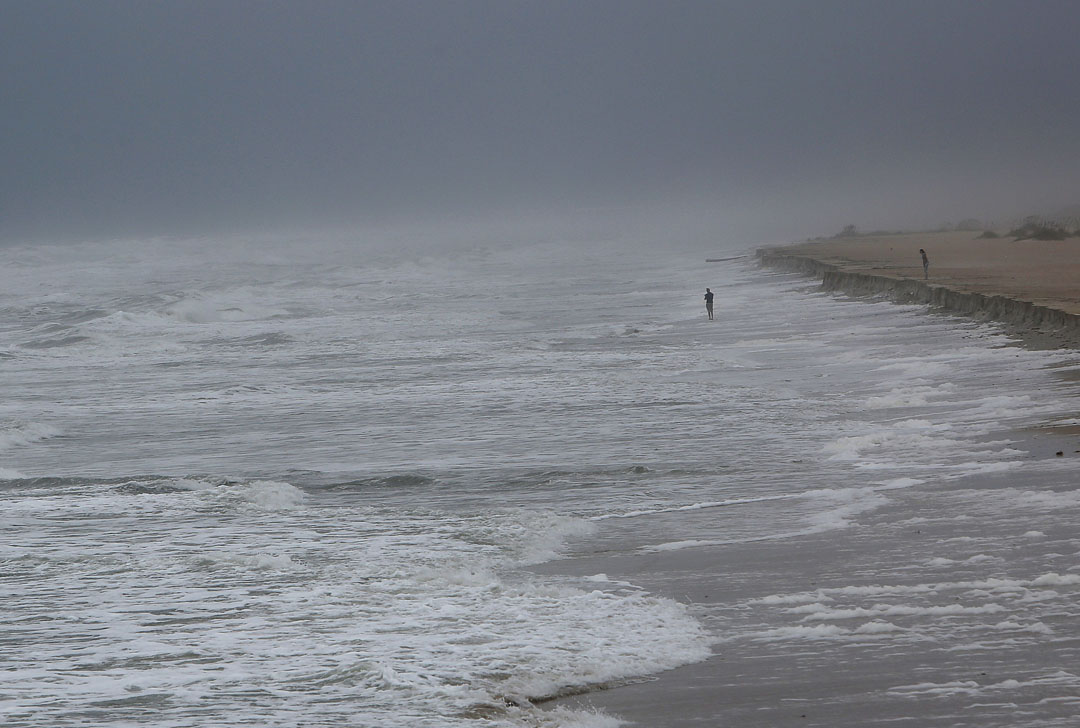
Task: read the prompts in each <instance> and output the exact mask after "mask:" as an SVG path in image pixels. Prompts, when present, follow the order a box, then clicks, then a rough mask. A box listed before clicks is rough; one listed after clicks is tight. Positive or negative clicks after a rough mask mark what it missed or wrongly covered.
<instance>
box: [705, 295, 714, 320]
mask: <svg viewBox="0 0 1080 728" xmlns="http://www.w3.org/2000/svg"><path fill="white" fill-rule="evenodd" d="M712 299H713V292H712V290H710V289H708V288H706V289H705V310H706V311H708V312H709V320H710V321H712V320H713V317H712Z"/></svg>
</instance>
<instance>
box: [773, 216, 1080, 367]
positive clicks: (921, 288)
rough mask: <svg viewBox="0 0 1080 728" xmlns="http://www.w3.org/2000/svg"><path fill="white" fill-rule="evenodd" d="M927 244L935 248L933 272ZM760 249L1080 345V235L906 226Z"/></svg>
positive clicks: (1030, 342) (850, 286)
mask: <svg viewBox="0 0 1080 728" xmlns="http://www.w3.org/2000/svg"><path fill="white" fill-rule="evenodd" d="M922 249H925V250H926V251H927V252H928V254H929V255H930V266H929V270H928V273H927V274H926V275H925V277H924V275H923V271H922V269H921V266H920V257H919V251H920V250H922ZM756 255H757V259H758V261H759V262H760V263H761V264H762V265H765V266H769V267H773V268H778V269H781V270H788V271H793V272H799V273H803V274H805V275H809V276H812V277H815V278H820V279H821V284H822V288H823V289H824V290H827V291H836V292H841V293H845V294H848V295H853V296H884V297H886V298H888V299H890V300H892V301H895V302H897V303H909V304H926V305H929V306H930V307H931V308H933V309H935V310H938V311H943V312H947V313H951V314H958V315H962V316H967V317H970V318H974V319H976V320H986V321H995V322H998V323H1001V324H1003V325H1004V326H1005V328H1006V330H1007V332H1008V333H1009V334H1010V335H1011V336H1013V337H1015V338H1017V339H1018V340H1020V341H1022V342H1023V344H1024V345H1025V346H1028V347H1030V348H1033V349H1053V348H1070V349H1077V348H1080V288H1078V287H1077V285H1076V281H1080V239H1075V238H1071V239H1067V240H1060V241H1039V240H1012V239H1007V238H993V239H984V238H981V237H980V236H979V233H973V232H938V233H901V234H895V235H871V236H849V237H842V238H832V239H828V240H823V241H813V242H807V243H797V244H792V245H784V246H776V247H767V248H761V249H759V250H758V251H757V253H756Z"/></svg>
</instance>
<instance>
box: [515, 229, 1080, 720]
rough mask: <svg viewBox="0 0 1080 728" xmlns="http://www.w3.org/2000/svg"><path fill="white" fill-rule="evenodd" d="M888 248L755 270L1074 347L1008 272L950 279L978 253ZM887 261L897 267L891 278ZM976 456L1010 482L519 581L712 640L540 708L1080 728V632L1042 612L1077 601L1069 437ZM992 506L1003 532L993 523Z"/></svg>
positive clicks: (1059, 431) (1027, 431) (580, 557)
mask: <svg viewBox="0 0 1080 728" xmlns="http://www.w3.org/2000/svg"><path fill="white" fill-rule="evenodd" d="M890 237H891V240H890V242H892V243H893V246H892V247H893V248H894V249H893V250H892V251H889V252H891V253H892V254H893V256H892V260H890V259H889V256H885V255H880V254H881V253H882V252H883V251H882V250H881V249H880V247H879V248H878V249H877V250H875V249H874V246H873V245H872V244H871V242H869V241H867V239H865V238H863V239H855V240H845V241H841V243H840V244H837V245H835V246H830V241H826V242H825V243H811V244H805V245H794V246H784V247H779V248H768V249H764V250H762V251H759V253H758V259H759V260H760V262H761V263H762V264H763V265H766V266H769V267H774V268H778V269H781V270H786V271H792V272H800V273H803V274H809V275H812V276H821V277H822V278H823V279H825V278H826V277H829V274H831V277H832V278H833V282H832V284H829V283H828V282H825V281H824V280H823V286H824V287H825V289H826V290H830V291H837V292H844V293H848V294H851V295H856V296H873V297H877V298H878V299H880V298H881V297H887V298H889V299H891V300H894V301H897V302H902V303H926V304H929V305H930V306H931V307H932V308H933V309H936V310H938V311H941V312H944V313H948V314H960V315H963V316H967V317H970V318H973V319H976V320H993V321H997V322H1000V323H1002V324H1003V325H1004V326H1005V327H1006V330H1007V331H1008V333H1009V334H1010V335H1011V336H1014V337H1016V340H1017V342H1018V343H1019V344H1021V345H1022V346H1023V347H1025V348H1029V349H1061V348H1068V349H1071V348H1076V347H1077V343H1078V342H1080V323H1077V314H1080V307H1076V306H1072V305H1071V303H1070V301H1069V298H1070V296H1069V295H1061V292H1060V291H1059V292H1057V293H1055V292H1054V291H1052V290H1051V287H1050V286H1046V287H1044V288H1043V289H1041V293H1042V294H1044V295H1040V296H1026V298H1027V299H1030V300H1025V292H1026V289H1025V288H1024V287H1023V286H1021V285H1013V286H1012V287H1011V288H1010V287H1009V286H1007V285H1003V282H1007V281H1008V276H1009V275H1015V274H1017V271H1016V270H1014V271H1013V273H1008V272H1005V273H1004V274H1001V275H998V277H997V278H993V279H991V278H990V277H989V276H987V277H984V278H982V279H980V278H979V277H978V275H976V276H965V274H964V271H963V270H962V268H963V266H962V265H960V262H958V261H959V260H960V257H961V255H962V254H967V253H969V252H970V251H971V250H972V249H973V246H975V247H977V246H978V244H979V243H982V242H985V241H978V242H975V239H974V234H966V233H965V234H960V235H956V234H953V235H952V237H951V238H949V239H946V240H945V241H944V242H945V243H951V244H952V247H951V248H946V247H945V246H944V245H943V244H942V242H943V241H942V239H941V238H940V237H938V238H927V237H923V238H919V237H916V236H890ZM931 239H933V240H936V242H935V243H931V242H930V240H931ZM913 242H914V243H921V244H917V245H914V247H913V248H912V246H911V245H909V243H913ZM1069 242H1072V243H1075V244H1076V247H1077V248H1080V241H1069ZM898 243H900V244H898ZM841 246H849V249H847V250H843V249H841ZM886 247H888V246H886ZM920 247H922V248H925V249H926V250H927V251H928V253H929V254H930V256H931V268H930V276H929V281H923V280H921V274H922V269H921V266H919V257H918V250H919V248H920ZM860 248H861V251H860ZM896 248H900V250H899V251H898V250H896ZM908 248H911V249H910V250H908ZM947 250H951V252H946V251H947ZM852 251H854V252H852ZM845 254H846V257H845ZM860 255H861V257H860ZM902 257H906V258H913V260H912V261H911V264H910V265H908V266H907V267H906V268H904V266H902V265H900V264H899V261H900V258H902ZM935 260H940V261H941V262H942V266H941V267H942V268H943V269H944V270H940V269H936V268H935V264H934V261H935ZM1070 261H1071V262H1070V263H1069V265H1073V264H1076V263H1080V257H1074V258H1071V259H1070ZM890 263H891V265H890ZM1040 264H1041V263H1040ZM997 267H999V268H1002V269H1005V270H1006V271H1007V266H1003V265H998V266H997ZM1027 267H1030V266H1028V265H1027V264H1026V263H1025V264H1020V265H1019V268H1020V269H1023V268H1027ZM1066 269H1067V268H1066ZM1067 270H1069V269H1067ZM916 274H918V275H919V278H915V277H914V276H915V275H916ZM1056 280H1057V278H1056V275H1055V276H1049V282H1050V283H1054V282H1055V281H1056ZM1029 288H1030V287H1029ZM905 292H908V293H905ZM910 292H914V293H910ZM935 292H937V293H935ZM1065 293H1068V292H1067V291H1066V292H1065ZM1054 296H1057V297H1056V298H1055V297H1054ZM998 299H1001V300H998ZM1010 302H1011V303H1010ZM856 305H858V304H856ZM1043 309H1045V310H1046V311H1047V312H1049V313H1046V312H1043ZM1059 314H1060V318H1059ZM1074 327H1075V328H1074ZM1061 375H1062V376H1061V377H1060V379H1061V382H1062V385H1063V386H1064V387H1074V386H1075V382H1076V381H1077V376H1076V371H1075V369H1074V368H1070V367H1068V366H1064V367H1062V372H1061ZM984 438H985V439H986V440H988V441H996V442H1001V443H1008V445H1007V447H1008V448H1012V449H1015V451H1018V452H1019V453H1020V454H1019V455H1018V456H1017V457H1018V459H1019V460H1018V462H1017V463H1016V464H1015V465H1016V468H1017V469H1007V470H1002V471H995V470H994V469H993V468H988V469H987V470H986V472H984V473H976V474H970V475H965V476H962V477H957V478H955V479H952V478H947V477H946V478H944V479H937V480H930V481H927V482H923V481H917V482H916V483H914V484H913V485H911V486H909V487H901V488H899V489H895V490H887V491H883V492H887V494H888V496H887V499H886V500H887V502H885V503H884V504H883V505H881V506H880V507H877V508H875V509H873V510H871V511H869V512H866V513H862V514H860V515H859V517H858V518H856V519H853V520H852V521H851V522H850V523H848V524H847V525H846V526H844V527H841V528H838V529H835V530H829V531H825V532H819V533H811V534H805V535H795V536H792V537H787V538H778V539H775V540H765V541H753V542H743V543H725V544H704V545H697V546H690V547H686V548H678V549H672V550H660V551H657V550H652V549H650V548H649V547H647V546H646V547H645V548H639V549H633V548H630V549H628V550H624V549H620V550H619V552H618V553H612V552H603V551H597V552H595V553H579V554H576V555H574V556H572V557H569V558H563V559H559V560H555V561H551V562H548V563H545V564H541V565H538V566H536V567H534V570H535V571H536V572H537V573H540V574H544V575H547V576H550V577H553V578H567V579H575V578H577V579H581V578H584V577H591V578H594V579H595V578H598V577H601V576H602V580H605V581H610V582H613V583H627V584H633V585H634V586H635V587H636V588H640V589H643V590H644V591H646V592H647V593H650V594H654V595H657V596H661V597H665V598H669V599H673V600H675V601H678V602H680V603H682V604H684V605H686V606H687V608H688V609H689V610H690V611H691V613H692V614H694V615H696V616H697V617H698V619H699V620H700V621H701V622H702V623H703V624H704V625H705V626H706V627H707V628H708V630H709V631H710V633H711V634H713V635H714V636H715V638H716V642H715V644H714V645H713V654H712V656H711V657H710V658H708V659H707V660H705V661H703V662H699V663H695V664H691V665H686V666H683V667H680V668H676V669H674V670H669V671H667V672H663V673H660V674H657V675H651V676H646V677H643V678H641V679H640V680H637V681H627V682H624V683H618V684H613V685H604V686H595V689H594V690H591V691H589V692H584V693H581V694H575V695H569V696H562V697H558V698H556V699H553V700H546V701H543V703H542V706H543V707H545V708H554V707H565V708H571V709H577V710H593V711H599V712H601V713H603V714H606V715H609V716H612V717H615V718H617V719H619V720H622V721H625V724H626V725H631V726H644V727H648V728H700V727H701V726H739V727H740V728H774V727H775V726H789V725H796V726H820V727H821V728H825V727H826V726H828V727H830V728H837V727H850V728H862V727H864V726H871V725H897V724H899V725H911V726H919V727H920V728H924V727H928V726H929V727H940V728H953V727H954V726H979V727H980V728H994V727H997V728H1015V726H1020V725H1030V726H1034V725H1039V726H1057V725H1061V726H1065V725H1069V724H1070V721H1072V720H1074V719H1075V715H1076V713H1077V711H1078V710H1080V673H1078V672H1077V671H1076V670H1069V669H1067V666H1070V665H1075V664H1080V639H1078V638H1077V637H1076V631H1075V630H1076V625H1077V624H1078V623H1080V622H1078V620H1080V614H1078V613H1077V612H1076V611H1075V610H1073V609H1071V608H1070V607H1067V606H1066V607H1064V608H1062V607H1061V606H1060V605H1061V604H1067V603H1069V600H1070V599H1072V598H1073V597H1074V595H1075V593H1076V590H1077V589H1078V588H1080V564H1078V563H1077V561H1076V557H1075V548H1073V545H1074V544H1073V533H1072V532H1071V526H1070V525H1069V522H1068V521H1069V519H1068V517H1067V516H1064V515H1063V514H1064V513H1066V512H1067V511H1068V510H1070V509H1072V508H1074V507H1075V506H1076V503H1077V500H1076V498H1075V497H1074V493H1075V491H1074V490H1073V486H1070V485H1069V483H1071V482H1072V479H1073V477H1074V475H1075V472H1076V471H1075V467H1074V466H1075V458H1077V457H1080V426H1076V425H1061V424H1053V423H1044V424H1033V425H1030V426H1026V427H1025V426H1019V427H1011V428H1010V427H1003V428H1001V429H999V430H998V431H995V432H992V433H990V434H987V435H984ZM868 475H869V477H871V479H872V478H873V475H872V474H870V473H868ZM1028 498H1031V499H1032V501H1033V502H1034V503H1036V504H1039V505H1034V506H1028V505H1027V504H1026V503H1025V500H1026V499H1028ZM1043 498H1045V500H1046V507H1043V505H1041V504H1040V501H1041V499H1043ZM995 502H1007V503H1009V504H1010V506H1009V508H1008V509H1006V510H1010V511H1011V513H1010V514H1009V515H1006V514H1005V512H1004V511H1002V512H995V510H994V506H993V505H992V504H993V503H995ZM983 503H985V506H983V505H982V504H983ZM1013 503H1017V504H1024V505H1020V506H1018V507H1014V506H1013V505H1012V504H1013ZM973 504H980V505H978V506H973ZM980 509H982V510H980ZM1062 598H1064V600H1065V601H1064V602H1059V607H1050V604H1051V602H1053V601H1055V600H1058V599H1062ZM1014 600H1015V603H1014ZM1021 602H1022V604H1021ZM949 615H953V616H949ZM936 620H944V621H945V622H947V623H948V624H949V626H948V628H944V627H942V624H943V623H942V622H938V621H936Z"/></svg>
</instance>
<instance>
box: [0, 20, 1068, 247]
mask: <svg viewBox="0 0 1080 728" xmlns="http://www.w3.org/2000/svg"><path fill="white" fill-rule="evenodd" d="M0 15H2V22H0V49H2V50H0V64H2V65H0V67H2V69H3V74H2V79H3V80H2V82H0V83H2V84H3V95H4V99H5V102H4V115H3V130H2V132H3V133H2V134H0V240H2V241H3V242H5V243H12V242H16V243H17V242H40V241H50V240H70V239H85V238H110V237H139V236H148V235H150V236H152V235H181V236H187V235H202V234H218V233H224V232H238V231H239V232H252V231H267V230H271V231H272V230H277V229H282V228H287V229H292V230H319V229H323V228H338V229H340V228H348V227H357V226H359V227H364V226H372V225H377V226H386V225H398V224H410V225H411V224H420V223H423V224H435V225H437V224H441V223H445V222H447V221H452V222H453V223H454V224H457V225H468V224H471V223H485V224H487V223H489V222H490V221H491V220H502V221H513V220H515V219H523V220H529V221H532V223H533V224H537V225H539V224H540V223H542V222H546V223H549V224H551V225H552V226H553V227H554V228H555V229H558V227H559V226H570V227H573V226H574V225H575V224H576V223H581V224H588V225H592V226H594V227H596V228H600V227H604V226H611V230H613V231H614V232H613V233H611V234H616V233H617V232H618V231H619V230H620V229H621V227H620V226H626V225H627V224H628V222H627V221H628V220H633V221H634V222H632V223H629V224H630V225H631V226H636V225H638V224H645V222H644V221H652V224H653V225H654V226H655V227H656V228H657V229H658V230H660V231H666V233H664V234H662V236H661V238H660V239H661V241H662V240H664V239H683V240H691V239H693V240H697V241H702V242H703V241H705V240H710V239H711V240H714V241H718V242H723V241H735V240H739V241H745V240H749V241H750V242H757V241H764V240H772V239H778V238H779V239H786V238H791V237H806V236H808V235H820V234H828V233H832V232H835V231H836V230H838V229H839V228H840V226H841V225H843V224H848V223H853V224H857V225H859V226H860V227H871V228H873V227H880V228H896V227H920V226H923V227H925V226H932V225H936V224H939V223H941V222H944V221H948V220H953V221H955V220H957V219H961V218H965V217H977V218H980V219H1001V218H1007V217H1009V216H1015V215H1022V214H1028V213H1033V212H1044V211H1052V210H1053V209H1055V208H1057V207H1060V206H1063V205H1067V204H1072V203H1075V202H1076V197H1077V195H1076V192H1075V191H1076V189H1077V182H1078V181H1080V180H1078V177H1080V173H1078V172H1077V171H1076V166H1075V163H1074V161H1075V159H1076V158H1077V153H1078V152H1080V134H1077V133H1076V122H1075V120H1076V118H1077V112H1078V111H1080V94H1078V93H1077V90H1078V89H1077V85H1078V81H1077V76H1076V73H1075V71H1076V68H1077V67H1080V44H1077V43H1076V38H1075V29H1076V27H1077V25H1078V22H1077V21H1078V20H1080V7H1078V6H1077V5H1076V4H1075V3H1071V2H1050V1H1048V2H1038V3H1021V2H1001V1H990V2H950V3H938V2H919V1H909V2H897V3H883V2H870V3H867V2H815V3H797V2H775V1H773V2H755V3H748V2H675V3H659V2H641V1H636V0H635V1H630V2H610V1H601V2H574V3H570V2H555V3H547V2H545V3H540V2H523V3H505V2H494V1H491V2H488V1H469V2H455V3H435V2H407V3H354V2H342V1H338V0H322V1H320V2H314V3H288V2H268V3H256V2H204V1H194V2H183V3H136V2H128V1H122V0H121V1H107V2H95V3H65V2H52V1H45V2H23V1H19V0H16V1H11V0H9V1H8V2H5V3H3V6H2V10H0Z"/></svg>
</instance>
